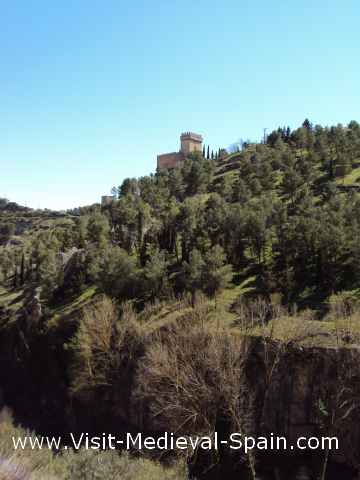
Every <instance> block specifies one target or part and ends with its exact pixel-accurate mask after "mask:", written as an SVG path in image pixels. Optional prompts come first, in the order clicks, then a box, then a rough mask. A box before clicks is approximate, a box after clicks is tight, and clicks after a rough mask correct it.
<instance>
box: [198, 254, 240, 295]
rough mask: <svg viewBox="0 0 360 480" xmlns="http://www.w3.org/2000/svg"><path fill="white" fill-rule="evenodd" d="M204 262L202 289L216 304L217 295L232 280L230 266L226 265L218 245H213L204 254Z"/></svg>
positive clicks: (224, 257)
mask: <svg viewBox="0 0 360 480" xmlns="http://www.w3.org/2000/svg"><path fill="white" fill-rule="evenodd" d="M204 262H205V265H204V268H203V282H204V284H203V288H204V290H205V292H206V293H207V294H208V295H209V296H210V297H214V298H215V304H216V298H217V294H218V293H219V292H220V291H221V290H223V289H224V288H226V287H227V286H228V285H229V283H230V282H231V280H232V277H233V273H232V266H231V265H229V264H227V263H226V256H225V253H224V250H223V248H222V247H220V245H215V246H214V247H212V248H211V249H210V250H209V251H208V252H207V253H206V254H205V256H204Z"/></svg>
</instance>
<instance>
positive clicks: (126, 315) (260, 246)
mask: <svg viewBox="0 0 360 480" xmlns="http://www.w3.org/2000/svg"><path fill="white" fill-rule="evenodd" d="M359 157H360V126H359V124H358V123H357V122H351V123H350V124H349V125H348V126H346V127H343V126H340V125H338V126H336V127H330V128H328V127H326V128H323V127H320V126H313V125H311V123H310V122H309V121H305V122H304V124H303V125H302V126H301V127H299V128H298V129H296V130H294V131H291V130H290V129H289V128H280V129H278V130H276V131H274V132H272V133H271V134H270V135H269V136H268V138H267V140H266V142H265V143H258V144H256V143H253V144H244V145H243V147H242V149H241V151H239V152H234V153H232V154H230V155H228V156H226V157H225V158H223V159H221V160H211V159H206V158H203V156H202V155H201V153H192V154H190V155H189V157H188V158H187V159H186V160H184V161H183V162H182V163H181V164H180V165H179V166H178V167H177V168H175V169H172V170H164V171H159V172H157V173H156V174H152V175H149V176H144V177H141V178H138V179H135V178H128V179H125V180H124V181H123V182H122V184H121V185H120V186H119V187H118V189H117V195H116V198H115V200H114V201H113V202H111V203H109V204H108V205H106V206H103V207H102V206H100V205H93V206H91V207H84V208H81V209H78V210H76V211H73V212H50V211H46V210H45V211H33V210H31V209H27V208H24V207H21V206H18V205H16V204H14V203H11V202H5V201H3V202H2V203H0V361H1V362H2V363H3V364H6V365H7V368H6V369H4V371H2V372H1V373H0V385H1V386H2V388H3V390H4V398H5V400H6V403H8V404H9V405H11V407H12V408H14V410H15V412H16V420H17V421H19V422H20V423H22V424H24V425H26V426H29V427H31V428H34V429H35V430H36V431H40V432H43V431H46V432H54V433H59V432H62V433H64V434H66V432H67V433H68V432H69V431H72V429H75V430H76V431H82V430H84V431H92V432H99V431H107V432H112V431H114V430H115V431H116V432H122V431H124V430H125V431H137V430H139V429H142V431H147V432H149V431H150V432H153V431H156V432H158V433H159V432H162V431H164V430H169V429H173V431H176V432H181V433H182V434H184V435H189V434H211V432H213V431H214V430H215V429H216V428H218V427H219V424H220V425H221V429H223V430H222V431H226V430H227V429H229V428H234V429H235V428H237V429H245V430H244V431H247V430H246V429H247V428H249V427H248V425H245V424H243V423H242V418H252V419H253V420H252V421H254V422H255V423H256V428H258V429H259V431H261V429H262V428H263V425H264V422H265V420H266V421H268V422H269V423H268V427H267V428H275V426H276V425H277V424H276V422H275V420H274V418H273V417H272V416H271V415H268V410H267V409H269V404H268V403H267V402H269V401H270V400H271V401H273V402H274V403H276V405H279V406H281V405H283V404H284V402H285V403H286V402H287V401H289V402H290V404H291V405H292V408H293V409H295V411H296V413H291V412H290V413H289V418H288V423H287V424H286V425H287V426H283V427H282V428H284V429H286V428H289V432H290V433H291V432H293V431H295V430H296V428H297V423H296V422H297V416H299V415H302V416H306V415H309V417H306V419H305V420H304V421H303V425H305V426H306V429H307V430H309V431H310V429H311V428H313V426H314V425H316V428H319V429H321V428H328V430H329V429H330V427H328V426H326V425H325V422H324V420H323V419H321V418H319V412H318V408H317V405H318V403H319V399H320V400H321V401H322V402H324V405H326V408H327V409H328V410H330V409H331V408H335V407H333V405H332V403H331V398H333V394H334V388H335V387H336V385H339V384H341V385H342V386H343V389H342V390H341V391H342V392H343V393H342V394H343V395H344V396H346V400H343V399H342V401H341V405H347V403H344V402H350V401H353V398H354V395H355V394H354V392H355V390H354V389H355V387H354V385H355V384H354V385H353V384H352V383H351V382H352V380H351V378H353V377H351V378H350V373H349V372H350V371H351V375H354V376H355V377H356V378H357V375H358V371H357V367H356V365H357V364H356V365H355V363H351V362H352V360H351V359H352V358H353V356H354V355H356V352H357V351H358V349H359V345H360V322H359V319H360V304H359V302H360V293H359V292H360V250H359V246H360V243H359V234H360V197H359V189H358V185H359V186H360V184H359V183H358V177H359V176H360V173H359ZM303 364H304V365H305V367H304V369H302V367H301V366H302V365H303ZM334 365H335V366H336V368H335V367H334ZM349 365H352V367H353V368H354V370H351V369H350V368H348V367H349ZM345 366H346V368H345ZM290 368H291V369H292V372H293V373H292V374H291V375H289V374H288V369H290ZM345 370H346V371H345ZM174 372H176V382H175V380H174V374H175V373H174ZM334 372H335V373H334ZM332 374H334V375H335V377H336V381H335V380H334V379H332V376H331V375H332ZM257 375H259V376H260V377H261V381H258V380H256V379H257ZM316 375H319V380H318V381H317V384H316V388H314V378H315V376H316ZM290 377H291V378H290ZM335 377H334V378H335ZM355 377H354V378H355ZM292 378H294V381H293V383H292V382H291V381H290V380H291V379H292ZM359 378H360V377H359ZM355 383H356V382H355ZM357 384H358V383H356V385H357ZM280 386H281V387H280ZM282 386H284V387H282ZM329 386H330V387H331V388H330V387H329ZM330 390H331V392H330ZM240 391H241V392H242V395H240V396H239V392H240ZM223 392H225V394H224V393H223ZM247 392H250V393H251V395H254V397H256V398H258V399H260V400H257V402H258V403H256V405H252V404H251V401H252V400H249V403H248V404H247V403H246V402H247V398H248V397H247V395H248V393H247ZM349 392H350V393H349ZM250 393H249V395H250ZM330 393H331V395H332V396H331V395H330ZM251 395H250V397H251ZM297 395H300V396H301V398H302V400H301V401H298V399H297ZM348 396H349V398H348ZM0 397H1V396H0ZM251 398H252V397H251ZM169 399H171V402H169ZM172 399H174V401H173V400H172ZM243 399H245V400H243ZM269 399H270V400H269ZM308 402H310V403H311V405H310V407H311V408H310V407H309V408H308V407H306V408H307V409H306V408H305V406H304V405H305V403H306V405H308ZM39 404H41V405H44V406H45V407H44V408H39V407H38V405H39ZM300 404H301V405H300ZM299 405H300V406H299ZM0 407H1V405H0ZM94 412H95V413H94ZM299 412H300V413H299ZM306 412H307V413H306ZM309 412H310V413H309ZM277 415H280V413H279V412H278V413H277ZM348 416H349V418H348V417H346V418H345V419H344V421H342V422H339V425H338V426H337V427H336V428H338V433H339V435H340V436H342V437H344V438H347V437H346V435H345V433H344V432H345V430H346V428H347V426H348V422H349V421H352V422H353V423H356V422H357V420H358V418H357V410H356V409H355V408H354V410H351V412H350V413H349V414H348ZM310 417H311V418H310ZM264 419H265V420H264ZM284 422H285V420H284ZM265 423H266V422H265ZM229 425H230V427H229ZM284 425H285V424H284ZM324 425H325V426H324ZM304 428H305V427H304ZM334 428H335V427H334ZM269 431H270V430H269ZM355 433H356V432H355ZM355 433H354V435H355ZM356 434H357V433H356ZM0 446H1V445H0ZM345 450H346V449H345ZM157 453H158V452H157ZM157 453H156V454H155V453H154V456H155V457H157ZM0 454H1V450H0ZM223 455H224V458H222V460H221V461H219V462H218V467H217V468H219V471H220V475H221V472H223V471H222V470H221V469H222V468H225V470H224V471H225V472H227V471H231V472H232V473H234V472H235V474H238V473H239V472H242V474H244V475H247V473H246V472H248V471H250V470H251V468H255V466H254V465H255V464H256V468H259V469H260V471H261V469H262V468H264V469H265V470H264V471H266V469H268V468H270V467H269V464H271V462H272V460H271V459H270V460H269V459H268V458H262V457H261V458H260V459H259V466H258V464H257V461H256V462H255V460H254V462H255V463H253V459H252V458H251V457H247V456H246V455H245V456H244V455H243V454H242V453H241V454H240V456H241V462H240V463H241V466H239V462H238V461H236V462H235V463H234V462H233V461H232V458H233V457H232V456H231V455H230V454H228V453H224V454H223ZM341 455H342V459H343V462H345V463H347V464H348V465H350V463H351V462H355V461H358V457H357V454H356V453H354V452H352V451H350V449H347V450H346V451H345V452H342V453H341ZM160 457H161V455H160ZM161 458H162V457H161ZM296 458H297V457H296ZM170 460H171V459H170ZM121 461H125V462H126V461H127V460H126V458H125V459H123V460H121ZM208 461H209V458H208V457H206V456H205V458H200V459H198V458H196V459H194V465H192V466H191V468H193V469H194V471H195V472H197V473H196V475H197V478H199V479H201V478H209V477H206V472H207V462H208ZM212 461H213V459H212ZM269 462H270V463H269ZM170 463H171V461H170ZM181 465H183V464H182V463H181ZM224 465H225V466H226V467H224ZM229 465H230V466H229ZM244 465H247V467H246V469H245V470H246V471H245V473H244V468H245V467H244ZM282 467H284V471H285V470H286V468H287V467H286V468H285V466H284V465H283V466H282ZM134 468H135V467H134ZM148 468H149V471H150V469H151V467H150V466H149V467H148ZM154 468H155V470H154V471H157V470H156V469H157V468H159V469H160V470H161V468H162V467H160V466H159V467H158V466H157V467H154ZM176 468H177V467H176ZM189 468H190V467H189ZM226 468H227V469H229V470H226ZM176 471H177V470H176V469H175V470H174V472H176ZM182 471H183V470H182ZM171 472H173V470H170V471H169V472H168V474H169V475H172V473H171ZM204 472H205V473H204ZM163 475H165V473H163ZM174 475H176V474H175V473H174ZM284 475H285V476H282V477H279V478H288V477H286V473H284ZM149 478H151V477H150V476H149ZM164 478H166V477H165V476H164ZM169 478H171V477H169ZM214 478H217V477H216V476H215V477H214ZM224 478H225V477H224ZM244 478H248V477H246V476H245V477H244ZM268 478H272V477H271V476H270V477H268Z"/></svg>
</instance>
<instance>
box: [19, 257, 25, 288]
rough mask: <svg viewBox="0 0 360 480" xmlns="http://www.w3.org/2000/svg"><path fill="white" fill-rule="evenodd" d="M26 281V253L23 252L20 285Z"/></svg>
mask: <svg viewBox="0 0 360 480" xmlns="http://www.w3.org/2000/svg"><path fill="white" fill-rule="evenodd" d="M24 281H25V255H24V253H23V254H22V257H21V265H20V285H24Z"/></svg>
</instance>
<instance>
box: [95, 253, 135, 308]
mask: <svg viewBox="0 0 360 480" xmlns="http://www.w3.org/2000/svg"><path fill="white" fill-rule="evenodd" d="M88 263H89V267H88V270H89V274H90V276H91V278H92V280H93V281H94V282H95V283H96V284H97V285H98V287H99V288H100V289H101V290H103V291H104V292H105V293H107V294H108V295H110V296H112V297H114V298H117V299H120V300H124V299H127V298H134V297H135V296H136V294H137V292H138V286H139V281H138V267H137V263H136V258H135V257H133V256H130V255H129V254H128V253H127V252H126V251H125V250H123V249H122V248H120V247H118V246H110V247H109V246H108V247H106V248H103V249H101V250H98V251H97V252H96V251H95V252H90V251H89V258H88Z"/></svg>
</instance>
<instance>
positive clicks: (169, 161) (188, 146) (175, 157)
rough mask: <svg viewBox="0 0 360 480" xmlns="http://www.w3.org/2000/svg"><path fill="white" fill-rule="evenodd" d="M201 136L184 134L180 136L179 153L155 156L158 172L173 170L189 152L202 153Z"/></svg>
mask: <svg viewBox="0 0 360 480" xmlns="http://www.w3.org/2000/svg"><path fill="white" fill-rule="evenodd" d="M202 141H203V139H202V136H201V135H198V134H197V133H192V132H186V133H183V134H181V136H180V151H179V152H172V153H163V154H162V155H158V156H157V167H158V169H159V170H167V169H170V168H175V167H176V166H177V165H179V164H180V163H181V162H183V161H184V160H185V158H186V157H187V156H188V155H189V154H190V153H191V152H201V151H202Z"/></svg>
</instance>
